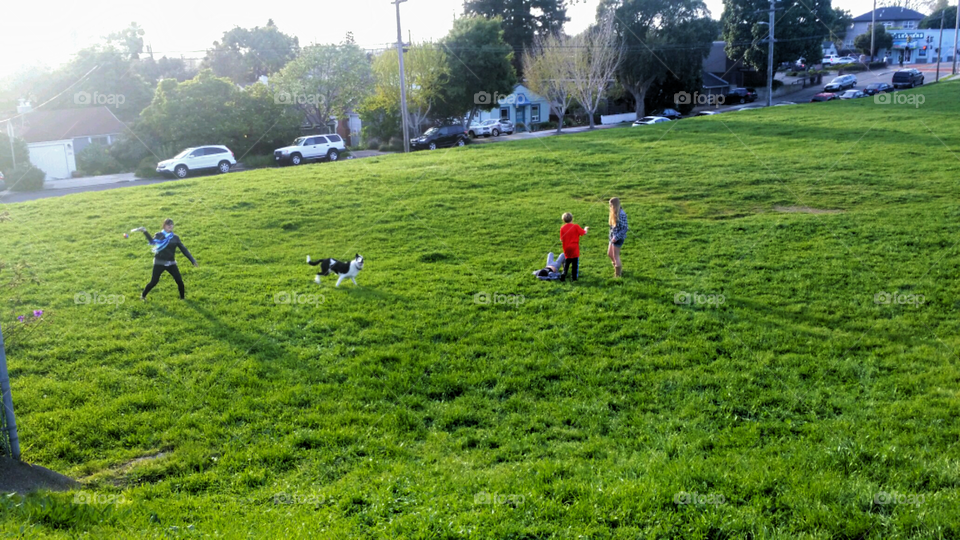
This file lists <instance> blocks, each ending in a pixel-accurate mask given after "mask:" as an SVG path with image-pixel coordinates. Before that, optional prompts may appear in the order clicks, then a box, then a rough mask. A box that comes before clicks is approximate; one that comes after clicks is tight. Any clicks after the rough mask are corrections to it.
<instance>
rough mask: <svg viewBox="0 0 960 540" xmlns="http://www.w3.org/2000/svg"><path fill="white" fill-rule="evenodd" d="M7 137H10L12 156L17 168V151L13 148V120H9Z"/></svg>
mask: <svg viewBox="0 0 960 540" xmlns="http://www.w3.org/2000/svg"><path fill="white" fill-rule="evenodd" d="M7 138H8V139H10V157H11V158H13V168H14V170H16V168H17V153H16V152H15V151H14V150H13V120H7Z"/></svg>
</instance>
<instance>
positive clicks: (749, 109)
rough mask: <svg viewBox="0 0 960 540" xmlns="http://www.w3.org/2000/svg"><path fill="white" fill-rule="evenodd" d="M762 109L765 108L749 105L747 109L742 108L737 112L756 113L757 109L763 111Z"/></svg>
mask: <svg viewBox="0 0 960 540" xmlns="http://www.w3.org/2000/svg"><path fill="white" fill-rule="evenodd" d="M762 108H763V105H748V106H746V107H741V108H739V109H737V111H738V112H739V111H755V110H757V109H762Z"/></svg>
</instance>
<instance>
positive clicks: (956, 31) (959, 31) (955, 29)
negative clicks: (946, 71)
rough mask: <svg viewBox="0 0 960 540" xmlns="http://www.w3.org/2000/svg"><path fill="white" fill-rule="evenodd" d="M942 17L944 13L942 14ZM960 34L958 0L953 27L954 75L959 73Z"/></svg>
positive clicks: (958, 1) (959, 7)
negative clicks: (958, 45)
mask: <svg viewBox="0 0 960 540" xmlns="http://www.w3.org/2000/svg"><path fill="white" fill-rule="evenodd" d="M940 17H941V18H942V17H943V15H942V14H941V15H940ZM958 34H960V0H957V23H956V25H955V26H954V27H953V71H952V73H953V74H954V75H956V74H957V37H958Z"/></svg>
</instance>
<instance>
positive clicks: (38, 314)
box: [33, 309, 43, 317]
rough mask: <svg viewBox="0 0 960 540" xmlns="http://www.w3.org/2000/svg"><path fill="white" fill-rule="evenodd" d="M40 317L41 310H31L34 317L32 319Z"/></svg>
mask: <svg viewBox="0 0 960 540" xmlns="http://www.w3.org/2000/svg"><path fill="white" fill-rule="evenodd" d="M42 315H43V310H42V309H35V310H33V316H34V317H40V316H42Z"/></svg>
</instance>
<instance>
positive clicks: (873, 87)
mask: <svg viewBox="0 0 960 540" xmlns="http://www.w3.org/2000/svg"><path fill="white" fill-rule="evenodd" d="M885 92H893V85H892V84H890V83H885V82H875V83H870V84H868V85H867V87H866V88H864V89H863V93H864V94H865V95H868V96H873V95H876V94H882V93H885Z"/></svg>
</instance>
